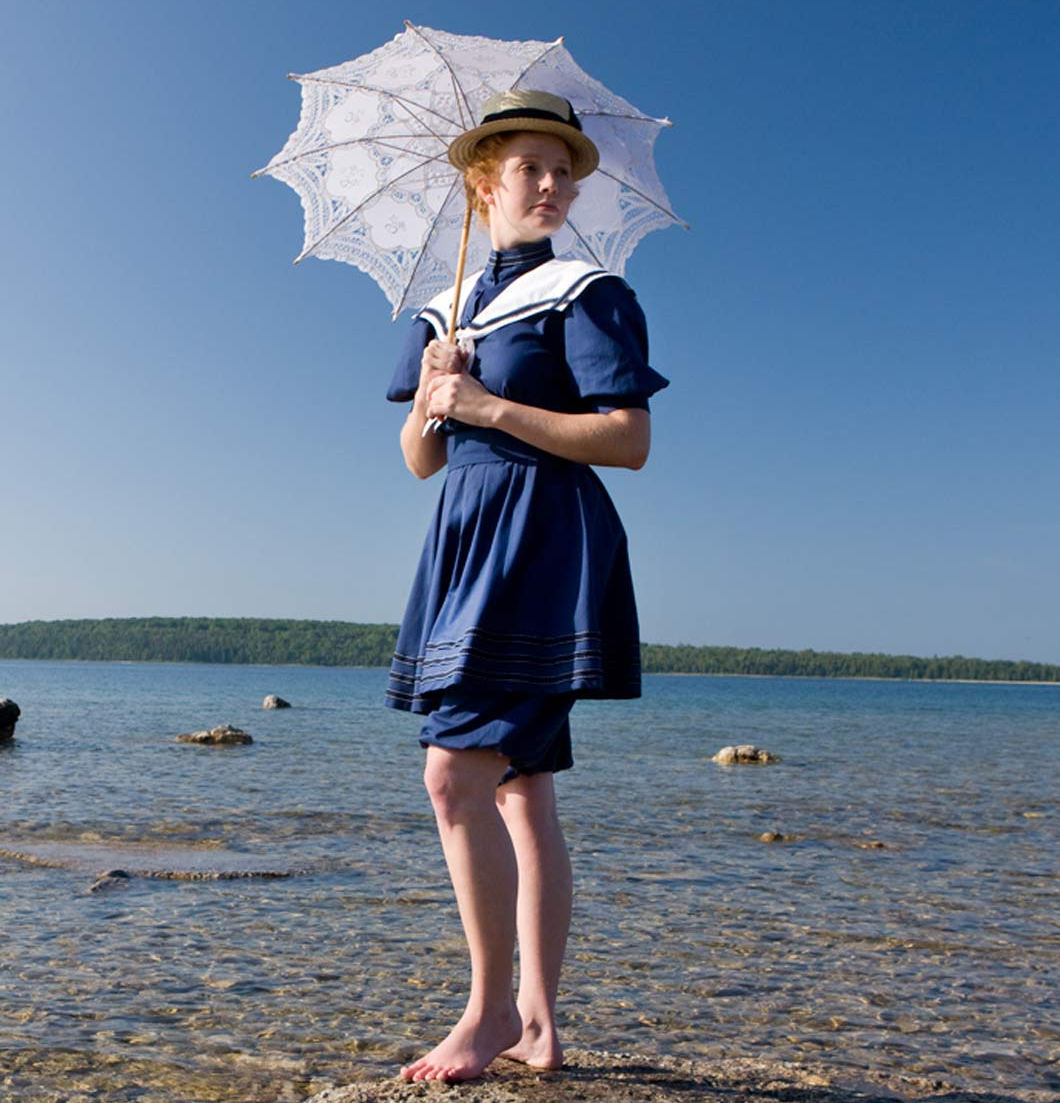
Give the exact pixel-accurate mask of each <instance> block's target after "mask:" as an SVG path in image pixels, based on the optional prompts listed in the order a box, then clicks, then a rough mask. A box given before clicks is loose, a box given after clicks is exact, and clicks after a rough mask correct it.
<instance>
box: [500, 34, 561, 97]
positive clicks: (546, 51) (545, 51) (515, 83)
mask: <svg viewBox="0 0 1060 1103" xmlns="http://www.w3.org/2000/svg"><path fill="white" fill-rule="evenodd" d="M562 45H563V38H562V36H561V37H559V38H557V39H556V41H555V42H549V43H547V44H546V46H545V48H544V49H543V50H542V51H541V53H540V54H538V56H537V57H535V58H534V60H533V61H531V62H530V63H529V64H528V65H526V66H525V67H524V69H523V71H522V72H521V73H520V74H519V75H518V76H517V77H516V78H515V80H513V81H512V85H511V86H512V87H513V88H516V87H517V86H518V84H519V81H521V80H522V79H523V77H525V76H526V74H527V73H529V72H530V70H531V69H533V67H534V66H535V65H538V64H540V63H541V62H542V61H544V60H545V58H546V57H548V55H549V54H550V53H552V51H553V50H554V49H555V48H556V47H557V46H562Z"/></svg>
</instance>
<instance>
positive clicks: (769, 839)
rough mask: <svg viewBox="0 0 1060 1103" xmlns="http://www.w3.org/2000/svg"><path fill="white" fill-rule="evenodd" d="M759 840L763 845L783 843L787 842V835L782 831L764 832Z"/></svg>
mask: <svg viewBox="0 0 1060 1103" xmlns="http://www.w3.org/2000/svg"><path fill="white" fill-rule="evenodd" d="M758 839H759V842H763V843H782V842H785V841H786V840H787V835H785V834H783V833H782V832H780V831H763V832H762V834H761V835H759V836H758Z"/></svg>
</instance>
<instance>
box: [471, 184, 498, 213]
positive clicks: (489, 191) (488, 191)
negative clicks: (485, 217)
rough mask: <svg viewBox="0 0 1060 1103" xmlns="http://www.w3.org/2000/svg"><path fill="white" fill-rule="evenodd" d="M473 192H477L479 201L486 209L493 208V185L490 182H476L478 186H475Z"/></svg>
mask: <svg viewBox="0 0 1060 1103" xmlns="http://www.w3.org/2000/svg"><path fill="white" fill-rule="evenodd" d="M475 191H476V192H478V197H479V199H481V200H482V202H483V203H485V204H486V206H487V207H492V206H493V201H494V196H493V184H492V182H491V181H489V180H480V181H479V182H478V184H476V185H475Z"/></svg>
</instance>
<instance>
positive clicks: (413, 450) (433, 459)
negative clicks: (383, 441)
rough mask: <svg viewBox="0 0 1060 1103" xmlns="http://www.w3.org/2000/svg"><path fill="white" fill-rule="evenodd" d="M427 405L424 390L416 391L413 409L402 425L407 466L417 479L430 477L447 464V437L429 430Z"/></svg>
mask: <svg viewBox="0 0 1060 1103" xmlns="http://www.w3.org/2000/svg"><path fill="white" fill-rule="evenodd" d="M426 424H427V406H426V402H425V400H424V397H423V394H422V390H421V391H417V392H416V397H415V398H414V399H413V400H412V409H411V410H410V411H409V416H408V417H407V418H405V424H404V425H402V427H401V452H402V454H403V455H404V457H405V466H406V467H408V469H409V470H410V471H411V472H412V474H413V475H415V476H416V478H417V479H427V478H430V476H431V475H433V474H434V473H435V472H436V471H440V470H441V469H442V468H443V467H444V466H445V438H444V437H443V436H442V435H441V433H435V432H432V431H431V430H428V431H427V433H426V435H425V434H424V432H423V429H424V426H425V425H426Z"/></svg>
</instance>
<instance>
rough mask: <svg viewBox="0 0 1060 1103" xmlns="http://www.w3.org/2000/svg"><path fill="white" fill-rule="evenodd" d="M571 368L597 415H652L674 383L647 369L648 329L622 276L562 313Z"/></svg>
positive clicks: (597, 285)
mask: <svg viewBox="0 0 1060 1103" xmlns="http://www.w3.org/2000/svg"><path fill="white" fill-rule="evenodd" d="M563 339H564V347H565V350H566V359H567V364H568V365H569V367H570V371H571V374H572V376H573V378H574V384H575V386H576V387H577V390H578V394H579V396H580V397H581V399H582V402H583V403H584V405H585V407H586V408H587V409H588V410H590V411H592V412H595V413H608V412H609V411H611V410H619V409H630V408H635V409H641V410H646V409H648V399H649V398H650V397H651V396H652V395H653V394H655V392H656V391H661V390H662V389H663V387H667V386H669V383H670V381H669V380H668V379H666V378H664V377H663V376H661V375H660V374H659V373H658V372H657V371H655V370H654V369H653V368H651V367H649V366H648V327H647V323H646V322H645V320H644V311H643V310H641V308H640V304H639V303H638V302H637V297H636V295H634V294H633V291H632V289H631V288H630V286H629V285H628V284H627V283H626V282H625V280H622V279H619V277H618V276H607V277H604V278H602V279H598V280H595V281H594V282H593V283H591V284H590V285H589V286H588V287H587V288H586V289H585V290H584V291H583V292H582V293H581V294H580V295H579V296H578V298H576V299H575V300H574V302H573V303H571V305H570V306H569V307H567V309H566V310H565V311H564V313H563Z"/></svg>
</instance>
